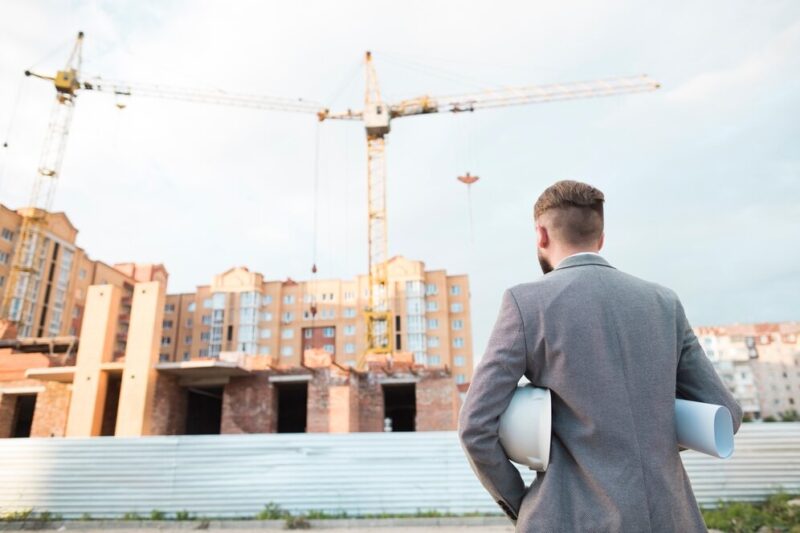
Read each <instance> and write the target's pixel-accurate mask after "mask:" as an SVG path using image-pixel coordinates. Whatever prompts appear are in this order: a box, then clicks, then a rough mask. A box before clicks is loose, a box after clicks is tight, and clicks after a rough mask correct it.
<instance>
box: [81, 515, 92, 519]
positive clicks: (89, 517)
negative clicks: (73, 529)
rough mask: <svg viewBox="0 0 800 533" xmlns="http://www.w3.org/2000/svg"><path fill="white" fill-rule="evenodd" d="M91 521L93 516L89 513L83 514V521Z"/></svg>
mask: <svg viewBox="0 0 800 533" xmlns="http://www.w3.org/2000/svg"><path fill="white" fill-rule="evenodd" d="M91 519H92V515H90V514H89V513H83V514H82V515H81V520H91Z"/></svg>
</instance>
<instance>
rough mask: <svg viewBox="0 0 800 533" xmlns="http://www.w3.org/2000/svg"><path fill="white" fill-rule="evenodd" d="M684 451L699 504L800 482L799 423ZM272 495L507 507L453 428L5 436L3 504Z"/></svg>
mask: <svg viewBox="0 0 800 533" xmlns="http://www.w3.org/2000/svg"><path fill="white" fill-rule="evenodd" d="M681 455H682V457H683V458H684V463H685V465H686V469H687V471H688V472H689V475H690V477H691V479H692V484H693V486H694V488H695V494H696V496H697V497H698V499H699V500H700V502H701V504H705V505H707V504H713V503H714V502H716V501H717V500H719V499H750V500H752V499H761V498H762V497H763V496H764V495H766V494H769V493H771V492H774V491H776V490H778V489H780V488H783V489H785V490H790V491H795V492H797V491H800V423H775V424H745V425H744V426H743V427H742V429H741V430H740V432H739V434H738V435H737V437H736V452H735V453H734V456H733V457H732V458H731V459H729V460H725V461H721V460H719V459H713V458H710V457H706V456H702V455H700V454H697V453H694V452H684V453H682V454H681ZM521 472H522V475H523V477H524V479H525V481H526V483H529V482H530V481H532V480H533V473H532V472H530V471H527V470H521ZM267 502H275V503H278V504H279V505H281V506H282V507H283V508H285V509H290V510H293V511H308V510H311V509H320V510H325V511H329V512H338V511H347V513H348V514H350V515H358V514H365V513H378V512H392V513H414V512H416V511H417V510H431V509H435V510H438V511H441V512H452V513H462V512H470V511H483V512H499V508H498V507H497V505H496V504H495V503H494V501H492V499H491V498H490V497H489V496H488V494H487V493H486V492H485V491H484V490H483V487H481V485H480V484H479V483H478V481H477V479H476V478H475V476H474V474H473V473H472V471H471V470H470V468H469V465H468V464H467V461H466V459H465V458H464V455H463V453H462V451H461V447H460V445H459V443H458V439H457V436H456V433H455V432H452V431H446V432H444V431H443V432H421V433H350V434H260V435H221V436H220V435H214V436H181V437H146V438H114V437H101V438H92V439H4V440H0V509H2V510H8V509H19V508H27V507H33V508H34V509H36V510H39V511H42V510H47V511H51V512H53V513H61V514H63V515H64V517H66V518H70V517H80V515H81V514H83V513H89V514H91V515H92V516H93V517H113V516H119V515H122V514H124V513H126V512H138V513H140V514H149V512H150V511H151V510H153V509H158V510H161V511H165V512H167V513H174V512H176V511H181V510H188V511H190V512H192V513H197V514H200V515H205V516H218V517H235V516H250V517H252V516H253V515H255V513H257V512H258V511H259V510H261V509H262V508H263V506H264V504H266V503H267Z"/></svg>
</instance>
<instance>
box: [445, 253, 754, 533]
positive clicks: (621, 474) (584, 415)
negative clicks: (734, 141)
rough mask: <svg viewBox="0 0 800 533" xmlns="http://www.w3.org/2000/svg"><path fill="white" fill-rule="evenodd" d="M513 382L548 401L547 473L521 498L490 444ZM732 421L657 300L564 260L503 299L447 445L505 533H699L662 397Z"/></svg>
mask: <svg viewBox="0 0 800 533" xmlns="http://www.w3.org/2000/svg"><path fill="white" fill-rule="evenodd" d="M523 375H525V376H526V377H527V378H528V379H529V380H530V381H531V383H533V384H534V385H535V386H537V387H546V388H548V389H550V391H551V394H552V402H553V432H552V441H551V449H550V466H549V467H548V470H547V472H545V473H539V474H537V477H536V480H535V481H534V482H533V483H532V484H531V485H530V486H529V487H525V485H524V482H523V480H522V478H521V477H520V475H519V472H518V471H517V468H516V467H515V466H514V465H513V464H512V463H511V462H509V460H508V458H507V457H506V455H505V453H504V452H503V448H502V447H501V445H500V442H499V440H498V425H499V418H500V415H501V414H502V413H503V412H504V411H505V409H506V407H507V406H508V404H509V402H510V401H511V396H512V395H513V393H514V391H515V389H516V386H517V382H518V381H519V379H520V378H521V377H522V376H523ZM676 397H679V398H685V399H689V400H696V401H701V402H708V403H715V404H721V405H724V406H726V407H727V408H728V409H730V411H731V414H732V415H733V421H734V430H735V431H737V430H738V429H739V425H740V424H741V420H742V411H741V408H740V407H739V405H738V404H737V403H736V401H735V400H734V398H733V396H732V395H731V393H730V392H729V391H728V389H727V388H726V387H725V385H724V384H723V383H722V381H721V380H720V378H719V377H718V376H717V373H716V372H715V371H714V368H713V367H712V365H711V363H710V362H709V360H708V358H707V357H706V355H705V353H704V352H703V350H702V348H701V347H700V344H699V343H698V341H697V338H696V337H695V335H694V333H693V332H692V329H691V327H690V326H689V322H688V321H687V320H686V316H685V314H684V310H683V307H682V306H681V303H680V301H679V299H678V297H677V295H676V294H675V293H674V292H673V291H672V290H670V289H667V288H666V287H662V286H660V285H657V284H655V283H650V282H647V281H644V280H641V279H639V278H636V277H633V276H631V275H628V274H625V273H623V272H620V271H619V270H617V269H615V268H614V267H612V266H611V265H610V264H609V263H608V262H607V261H606V260H605V259H604V258H602V257H600V256H599V255H575V256H570V257H567V258H566V259H564V260H563V261H562V262H561V263H560V264H559V265H558V267H557V268H556V269H555V270H553V271H552V272H550V273H548V274H547V275H545V276H544V277H543V278H541V279H540V280H538V281H535V282H532V283H525V284H522V285H517V286H515V287H512V288H511V289H508V290H507V291H505V293H504V294H503V301H502V305H501V308H500V314H499V316H498V318H497V323H496V324H495V326H494V330H493V331H492V334H491V337H490V339H489V343H488V346H487V348H486V352H485V353H484V355H483V357H482V358H481V360H480V362H479V364H478V366H477V367H476V368H475V372H474V376H473V380H472V383H471V384H470V387H469V390H468V392H467V395H466V398H465V400H464V405H463V406H462V408H461V411H460V413H459V418H458V436H459V440H460V441H461V445H462V447H463V448H464V451H465V453H466V455H467V458H468V460H469V463H470V465H471V466H472V469H473V470H474V471H475V473H476V474H477V476H478V479H479V480H480V482H481V483H482V484H483V486H484V487H485V488H486V490H487V491H488V492H489V493H490V494H491V496H492V497H493V498H494V499H495V501H496V502H497V503H498V504H499V505H500V507H501V508H502V509H503V511H504V512H505V513H506V514H507V515H508V517H509V518H510V519H511V520H512V521H513V522H514V523H515V524H516V531H525V532H533V531H542V532H556V531H565V532H578V531H580V532H588V531H624V532H639V531H648V532H650V531H652V532H662V531H668V532H671V531H675V532H681V533H686V532H693V531H705V530H706V528H705V525H704V523H703V519H702V516H701V514H700V510H699V508H698V506H697V502H696V500H695V498H694V494H693V493H692V488H691V485H690V484H689V478H688V477H687V475H686V471H685V470H684V468H683V463H682V462H681V459H680V456H679V450H678V444H677V440H676V434H675V411H674V402H675V398H676Z"/></svg>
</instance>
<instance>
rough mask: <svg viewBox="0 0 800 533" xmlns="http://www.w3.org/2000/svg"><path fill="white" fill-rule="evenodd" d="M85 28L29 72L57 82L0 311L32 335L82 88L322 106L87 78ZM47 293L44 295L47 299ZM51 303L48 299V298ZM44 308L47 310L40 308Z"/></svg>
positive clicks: (277, 106) (283, 106) (270, 105)
mask: <svg viewBox="0 0 800 533" xmlns="http://www.w3.org/2000/svg"><path fill="white" fill-rule="evenodd" d="M82 48H83V32H80V33H78V36H77V38H76V40H75V43H74V45H73V47H72V52H71V53H70V56H69V59H68V60H67V63H66V65H65V66H64V68H63V69H62V70H59V71H57V72H56V74H55V75H54V76H48V75H43V74H37V73H34V72H30V71H25V75H26V76H33V77H36V78H40V79H43V80H47V81H51V82H53V85H54V86H55V89H56V98H55V102H54V103H53V108H52V111H51V114H50V123H49V126H48V129H47V135H46V137H45V141H44V147H43V149H42V153H41V157H40V160H39V168H38V171H37V174H36V178H35V180H34V184H33V190H32V192H31V196H30V200H29V202H28V206H27V207H25V208H23V209H21V210H20V213H21V215H22V224H21V228H20V232H19V237H18V240H17V244H16V246H15V249H14V256H13V260H12V264H11V271H10V273H9V277H8V280H7V283H6V286H5V291H4V292H3V299H2V305H1V306H0V316H2V317H3V318H6V319H8V320H10V321H11V322H14V323H16V324H17V325H18V327H19V332H20V335H21V336H27V335H31V334H32V327H33V319H34V315H35V311H36V294H37V292H38V291H39V287H40V284H41V282H42V268H43V267H42V264H43V263H44V261H43V258H42V254H44V253H45V248H44V245H45V242H44V229H45V226H46V224H47V218H46V217H47V214H48V212H49V211H50V209H51V207H52V205H53V197H54V196H55V190H56V185H57V183H58V178H59V176H60V174H61V163H62V160H63V158H64V150H65V148H66V145H67V138H68V136H69V129H70V124H71V122H72V114H73V112H74V110H75V100H76V99H77V97H78V94H79V93H80V92H83V91H95V92H105V93H111V94H115V95H122V96H132V95H137V96H147V97H155V98H165V99H172V100H184V101H189V102H198V103H209V104H221V105H228V106H236V107H247V108H254V109H268V110H274V111H293V112H301V113H309V114H318V113H319V112H320V111H319V110H320V109H321V108H322V106H321V105H319V104H315V103H312V102H307V101H305V100H302V99H289V98H276V97H271V96H261V95H254V94H242V93H233V92H224V91H209V90H201V89H187V88H179V87H170V86H166V85H155V84H131V83H125V82H120V81H113V80H104V79H102V78H99V77H94V78H93V77H84V76H83V73H82V72H81V58H82ZM46 299H47V298H45V300H46ZM44 305H45V306H46V305H47V301H45V302H44ZM42 312H44V311H42Z"/></svg>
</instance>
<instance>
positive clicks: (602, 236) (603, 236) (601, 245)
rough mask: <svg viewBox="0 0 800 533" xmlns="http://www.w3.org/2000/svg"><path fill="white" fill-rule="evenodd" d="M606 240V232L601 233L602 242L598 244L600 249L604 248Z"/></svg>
mask: <svg viewBox="0 0 800 533" xmlns="http://www.w3.org/2000/svg"><path fill="white" fill-rule="evenodd" d="M605 240H606V233H605V232H603V233H601V234H600V242H599V243H598V244H597V249H598V251H599V250H602V249H603V243H604V242H605Z"/></svg>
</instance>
